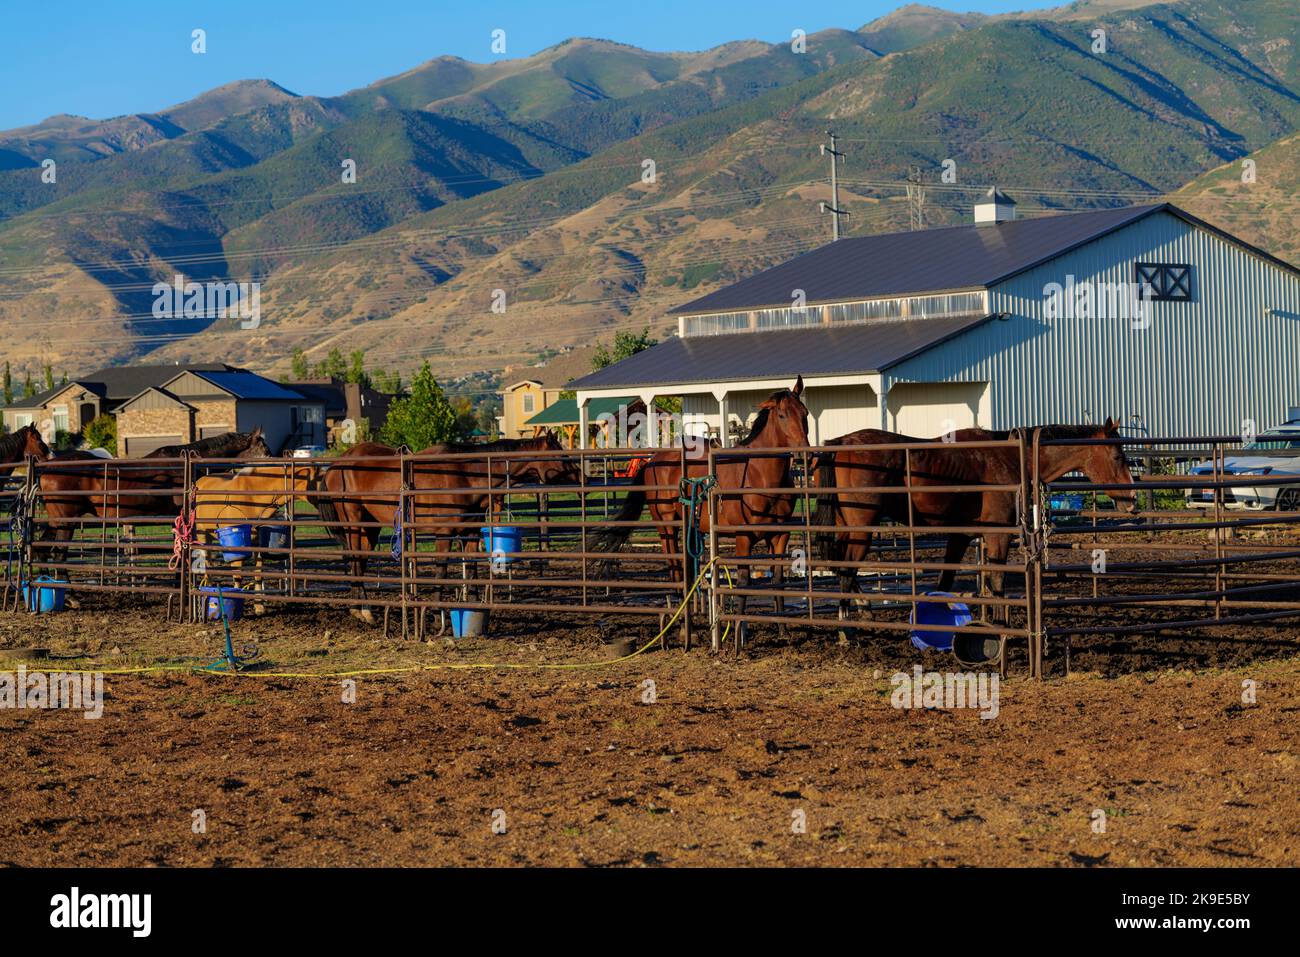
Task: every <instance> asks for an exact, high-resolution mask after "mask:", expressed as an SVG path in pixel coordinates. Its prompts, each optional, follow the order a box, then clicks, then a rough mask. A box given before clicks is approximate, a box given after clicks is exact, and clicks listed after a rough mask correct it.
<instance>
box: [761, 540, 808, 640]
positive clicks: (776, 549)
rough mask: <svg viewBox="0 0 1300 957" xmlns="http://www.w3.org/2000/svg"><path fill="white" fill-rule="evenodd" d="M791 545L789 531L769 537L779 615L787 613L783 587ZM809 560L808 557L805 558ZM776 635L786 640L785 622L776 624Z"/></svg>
mask: <svg viewBox="0 0 1300 957" xmlns="http://www.w3.org/2000/svg"><path fill="white" fill-rule="evenodd" d="M789 547H790V534H789V532H777V533H776V534H775V535H769V536H768V537H767V549H768V551H769V552H770V553H771V555H772V587H773V588H775V589H776V613H777V615H784V614H785V597H784V593H783V589H784V588H785V565H784V564H782V563H783V562H784V561H785V553H786V549H787V548H789ZM805 561H807V559H805ZM776 637H777V640H778V641H785V639H786V628H785V622H780V623H778V624H777V626H776Z"/></svg>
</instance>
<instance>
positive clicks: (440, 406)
mask: <svg viewBox="0 0 1300 957" xmlns="http://www.w3.org/2000/svg"><path fill="white" fill-rule="evenodd" d="M381 437H382V438H383V440H384V441H385V442H387V443H388V444H389V445H405V446H406V447H407V448H409V449H412V450H414V451H419V450H420V449H425V448H428V447H429V446H431V445H436V444H437V443H439V442H452V441H455V440H456V439H457V438H459V434H458V433H457V431H456V412H455V410H454V409H452V407H451V403H450V402H448V401H447V397H446V396H445V395H443V392H442V387H441V386H439V385H438V383H437V382H436V381H435V380H434V378H433V371H432V370H431V369H430V368H429V363H428V362H426V363H424V365H422V366H420V371H419V372H417V373H416V374H415V378H414V379H413V380H412V381H411V394H410V395H409V396H403V397H402V398H400V399H395V400H393V404H392V405H390V406H389V407H388V420H387V421H386V422H385V423H384V429H383V432H382V434H381Z"/></svg>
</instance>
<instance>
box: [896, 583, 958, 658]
mask: <svg viewBox="0 0 1300 957" xmlns="http://www.w3.org/2000/svg"><path fill="white" fill-rule="evenodd" d="M926 594H927V595H929V596H932V597H937V598H951V597H952V596H951V595H949V594H948V593H947V592H942V591H932V592H927V593H926ZM971 621H972V615H971V613H970V608H969V607H967V606H966V605H965V604H963V603H962V602H959V601H918V602H917V603H916V604H915V605H914V606H913V607H912V614H911V615H910V616H909V618H908V622H909V623H910V624H912V625H913V626H915V625H946V626H947V627H949V628H960V627H962V626H963V625H969V624H970V623H971ZM953 636H954V633H953V632H951V631H923V630H919V629H918V630H914V631H913V632H912V644H913V645H914V646H915V647H917V648H919V649H920V650H921V651H949V650H951V648H952V640H953Z"/></svg>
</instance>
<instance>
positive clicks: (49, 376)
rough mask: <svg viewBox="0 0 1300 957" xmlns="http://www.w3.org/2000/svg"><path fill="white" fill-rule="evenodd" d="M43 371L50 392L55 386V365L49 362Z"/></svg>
mask: <svg viewBox="0 0 1300 957" xmlns="http://www.w3.org/2000/svg"><path fill="white" fill-rule="evenodd" d="M42 371H43V372H44V373H45V391H46V392H48V391H49V390H50V389H53V388H54V366H52V365H50V363H48V362H47V363H45V365H44V366H42Z"/></svg>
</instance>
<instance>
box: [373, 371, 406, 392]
mask: <svg viewBox="0 0 1300 957" xmlns="http://www.w3.org/2000/svg"><path fill="white" fill-rule="evenodd" d="M372 378H373V379H374V385H375V388H376V389H378V390H379V391H380V392H387V393H388V394H389V395H397V394H398V393H399V392H401V391H402V374H401V373H400V372H385V371H384V370H383V369H376V370H375V372H374V375H373V376H372Z"/></svg>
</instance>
